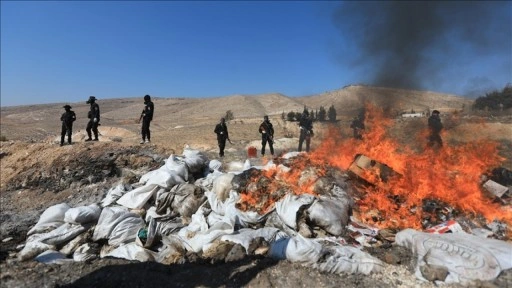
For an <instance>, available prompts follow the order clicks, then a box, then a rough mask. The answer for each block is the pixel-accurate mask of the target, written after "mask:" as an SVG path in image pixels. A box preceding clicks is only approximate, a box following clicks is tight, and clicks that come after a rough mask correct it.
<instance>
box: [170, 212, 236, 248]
mask: <svg viewBox="0 0 512 288" xmlns="http://www.w3.org/2000/svg"><path fill="white" fill-rule="evenodd" d="M203 209H204V208H203V207H201V208H200V209H199V210H197V212H196V213H195V214H194V215H192V221H191V223H190V224H189V225H188V226H186V227H184V228H183V229H181V230H180V231H179V232H178V236H179V238H180V239H181V240H182V243H183V246H184V247H185V248H186V249H187V250H188V251H193V252H196V253H197V252H199V251H202V250H203V248H205V247H207V246H208V244H210V243H212V242H213V241H214V240H215V239H217V238H219V237H221V236H222V235H226V234H231V233H233V231H234V229H233V226H232V225H231V224H229V223H225V222H217V223H215V224H214V225H212V226H211V227H208V224H207V223H206V218H205V216H204V213H205V211H204V210H203Z"/></svg>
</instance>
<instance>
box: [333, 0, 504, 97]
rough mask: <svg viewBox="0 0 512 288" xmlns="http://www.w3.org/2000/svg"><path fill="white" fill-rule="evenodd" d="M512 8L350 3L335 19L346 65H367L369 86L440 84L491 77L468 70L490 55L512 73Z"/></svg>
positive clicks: (438, 3) (486, 4)
mask: <svg viewBox="0 0 512 288" xmlns="http://www.w3.org/2000/svg"><path fill="white" fill-rule="evenodd" d="M511 8H512V4H511V2H509V1H503V2H501V1H500V2H492V1H471V2H466V1H464V2H459V1H457V2H445V1H428V2H423V1H422V2H415V1H414V2H411V1H407V2H406V1H378V2H367V1H347V2H344V3H343V4H341V6H340V8H339V9H337V10H336V11H335V14H334V21H335V25H336V27H337V28H338V29H339V30H340V32H341V35H342V37H343V43H345V45H344V47H343V48H344V49H343V50H342V52H343V56H342V57H343V61H344V64H348V65H350V67H353V68H354V69H356V68H358V67H359V68H361V69H363V68H364V69H365V71H366V74H365V77H367V79H365V80H366V81H369V82H370V83H368V84H372V85H378V86H387V87H397V88H407V89H425V88H426V87H437V88H440V87H442V86H443V85H467V82H468V80H469V79H470V78H474V77H475V76H479V77H487V76H488V75H481V74H479V75H470V76H468V74H464V73H467V72H468V71H465V70H468V69H469V67H474V66H475V63H477V62H478V61H480V60H482V58H486V57H499V59H500V60H499V61H502V62H503V63H502V64H501V66H500V68H499V69H504V71H503V72H504V73H509V74H508V75H512V68H510V67H511V66H512V20H511V19H512V17H511V13H512V12H511V11H512V10H511ZM495 59H496V58H495ZM486 69H488V67H486ZM496 69H498V68H496ZM482 73H485V71H482ZM464 75H465V76H467V77H466V78H464V79H463V78H461V77H463V76H464ZM446 79H458V82H459V83H445V81H447V80H446ZM472 89H473V90H475V89H476V88H475V87H472Z"/></svg>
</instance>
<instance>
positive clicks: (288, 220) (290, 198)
mask: <svg viewBox="0 0 512 288" xmlns="http://www.w3.org/2000/svg"><path fill="white" fill-rule="evenodd" d="M313 201H315V196H313V195H310V194H301V195H292V194H286V196H285V197H284V198H283V199H281V200H280V201H279V202H276V204H275V209H276V212H277V215H279V218H281V220H283V222H284V223H285V224H286V225H288V226H289V227H290V228H292V229H294V230H297V212H298V211H299V210H300V209H301V207H302V206H306V205H310V204H311V203H313Z"/></svg>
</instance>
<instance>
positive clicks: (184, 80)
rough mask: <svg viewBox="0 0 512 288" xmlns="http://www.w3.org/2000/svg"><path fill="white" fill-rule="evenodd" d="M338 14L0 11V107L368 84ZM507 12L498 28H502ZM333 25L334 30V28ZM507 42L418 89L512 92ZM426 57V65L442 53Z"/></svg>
mask: <svg viewBox="0 0 512 288" xmlns="http://www.w3.org/2000/svg"><path fill="white" fill-rule="evenodd" d="M509 3H510V2H509ZM340 5H341V3H339V2H315V1H311V2H308V1H302V2H288V1H286V2H276V1H265V2H256V1H250V2H235V1H233V2H231V1H229V2H215V1H211V2H196V1H191V2H174V1H154V2H152V1H126V2H123V1H111V2H108V1H80V2H79V1H52V2H50V1H48V2H46V1H33V2H29V1H27V2H21V1H2V2H1V50H0V51H1V83H0V84H1V106H12V105H25V104H42V103H56V102H67V103H74V102H81V101H85V100H87V98H88V96H89V95H95V96H96V97H97V98H98V99H99V100H101V99H105V98H119V97H142V96H143V95H145V94H150V95H152V96H156V97H213V96H227V95H232V94H259V93H270V92H279V93H283V94H285V95H287V96H305V95H311V94H316V93H322V92H325V91H329V90H334V89H339V88H342V87H343V86H345V85H348V84H355V83H366V84H375V83H372V81H374V79H373V78H372V77H370V76H371V75H372V72H371V70H372V69H373V68H372V67H373V64H372V63H369V62H365V61H362V62H361V61H359V63H358V62H357V59H355V58H353V55H356V54H357V51H359V50H360V49H359V47H357V45H354V43H358V42H357V40H354V39H352V38H353V37H357V36H358V35H359V36H361V35H365V34H364V32H363V31H357V29H358V28H359V27H351V28H350V29H352V30H350V31H353V32H354V33H352V32H347V31H348V30H343V29H345V28H347V27H350V25H349V24H350V23H351V21H353V23H357V21H356V20H358V19H353V18H351V16H350V15H349V16H344V18H342V19H339V18H338V19H337V18H336V17H339V16H335V12H336V11H338V10H339V9H341V8H340V7H341V6H340ZM367 5H371V2H367ZM507 7H508V8H509V11H508V12H506V13H504V14H503V12H500V13H502V16H503V17H504V18H500V19H505V21H508V23H507V22H502V24H504V25H505V26H506V25H509V26H510V25H512V23H511V22H510V13H512V12H510V11H512V10H510V7H511V6H510V5H507ZM502 10H503V9H502V8H501V9H500V11H502ZM344 15H346V14H344ZM354 17H362V18H364V17H365V16H364V15H359V16H357V15H356V16H354ZM507 17H508V18H507ZM359 20H361V19H359ZM363 20H364V19H363ZM340 21H341V22H343V25H345V24H346V26H344V28H343V29H340V27H337V24H336V23H339V22H340ZM338 26H339V25H338ZM354 29H355V30H354ZM506 29H508V28H506ZM344 31H345V32H344ZM504 32H505V35H508V37H509V38H508V39H503V42H501V43H505V44H506V45H505V48H508V49H509V50H508V53H507V52H506V50H505V53H503V50H500V51H497V52H496V51H491V53H486V52H485V53H483V52H482V51H476V50H475V49H473V50H475V51H473V50H471V49H467V50H468V51H469V52H468V51H466V50H464V51H460V50H459V51H458V52H457V55H462V54H464V59H461V60H460V61H458V62H454V63H455V64H454V65H451V66H449V67H447V68H443V69H438V70H437V71H436V73H437V74H439V76H438V77H436V78H432V79H443V81H426V83H422V84H421V85H419V86H421V87H417V88H418V89H422V90H430V91H437V92H446V93H454V94H458V95H463V94H464V93H467V91H468V90H471V89H473V88H475V89H480V88H482V87H484V86H485V87H486V88H497V89H501V88H503V87H504V85H505V84H506V83H508V82H511V81H512V80H511V79H512V68H511V66H512V50H511V49H512V48H510V47H511V45H512V44H511V43H512V35H509V33H508V30H506V31H504ZM386 33H390V35H392V34H393V32H392V31H388V32H386ZM507 43H508V44H507ZM496 45H502V46H503V44H500V43H496ZM507 45H508V46H507ZM432 51H433V52H432ZM432 51H431V52H429V53H433V54H432V55H433V57H434V58H436V57H435V56H436V55H442V54H443V53H446V52H445V51H439V49H437V50H435V49H433V50H432ZM467 53H469V54H467ZM471 53H473V54H471ZM432 55H431V56H432ZM347 59H350V60H351V61H347ZM443 59H444V58H443ZM453 66H457V67H453ZM368 71H370V72H368ZM424 77H425V78H427V77H428V76H427V75H424ZM447 79H448V80H449V81H447ZM475 83H476V84H475ZM477 84H478V85H477ZM471 85H474V86H475V87H473V88H471Z"/></svg>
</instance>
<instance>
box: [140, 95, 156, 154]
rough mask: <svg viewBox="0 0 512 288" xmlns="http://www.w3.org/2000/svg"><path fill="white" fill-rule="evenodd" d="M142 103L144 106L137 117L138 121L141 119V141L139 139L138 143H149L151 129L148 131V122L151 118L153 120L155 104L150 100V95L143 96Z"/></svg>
mask: <svg viewBox="0 0 512 288" xmlns="http://www.w3.org/2000/svg"><path fill="white" fill-rule="evenodd" d="M144 105H146V106H144V109H143V110H142V113H141V114H140V118H139V123H140V121H141V120H142V128H141V130H142V131H141V134H142V141H140V144H144V143H151V131H149V124H150V123H151V120H153V112H154V111H155V105H154V104H153V102H152V101H151V96H149V95H146V96H144ZM146 139H147V140H146Z"/></svg>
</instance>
